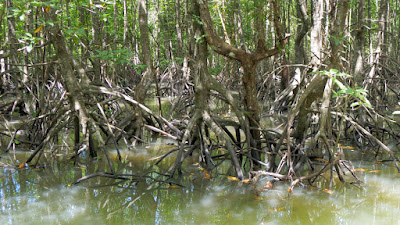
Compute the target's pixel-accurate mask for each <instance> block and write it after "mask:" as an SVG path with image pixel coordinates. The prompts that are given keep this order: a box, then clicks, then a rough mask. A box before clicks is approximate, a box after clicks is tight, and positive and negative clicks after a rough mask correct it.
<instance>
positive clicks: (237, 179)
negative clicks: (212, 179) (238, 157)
mask: <svg viewBox="0 0 400 225" xmlns="http://www.w3.org/2000/svg"><path fill="white" fill-rule="evenodd" d="M227 178H228V179H229V180H231V181H240V179H239V178H237V177H231V176H227Z"/></svg>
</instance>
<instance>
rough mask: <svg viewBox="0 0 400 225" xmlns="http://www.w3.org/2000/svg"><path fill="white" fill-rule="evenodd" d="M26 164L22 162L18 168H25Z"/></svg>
mask: <svg viewBox="0 0 400 225" xmlns="http://www.w3.org/2000/svg"><path fill="white" fill-rule="evenodd" d="M25 166H26V165H25V163H21V164H20V165H19V166H18V169H21V168H24V167H25Z"/></svg>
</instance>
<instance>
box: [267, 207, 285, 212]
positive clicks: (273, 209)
mask: <svg viewBox="0 0 400 225" xmlns="http://www.w3.org/2000/svg"><path fill="white" fill-rule="evenodd" d="M284 209H285V207H274V208H270V209H269V211H270V212H279V211H282V210H284Z"/></svg>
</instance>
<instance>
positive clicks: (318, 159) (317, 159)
mask: <svg viewBox="0 0 400 225" xmlns="http://www.w3.org/2000/svg"><path fill="white" fill-rule="evenodd" d="M314 160H316V161H321V162H325V163H328V162H329V161H328V160H326V159H323V158H315V159H314Z"/></svg>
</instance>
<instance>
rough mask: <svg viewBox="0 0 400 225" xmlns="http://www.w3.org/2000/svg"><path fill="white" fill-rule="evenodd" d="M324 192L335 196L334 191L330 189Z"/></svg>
mask: <svg viewBox="0 0 400 225" xmlns="http://www.w3.org/2000/svg"><path fill="white" fill-rule="evenodd" d="M323 192H325V193H327V194H330V195H331V194H333V191H332V190H329V189H327V188H325V189H324V190H323Z"/></svg>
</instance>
